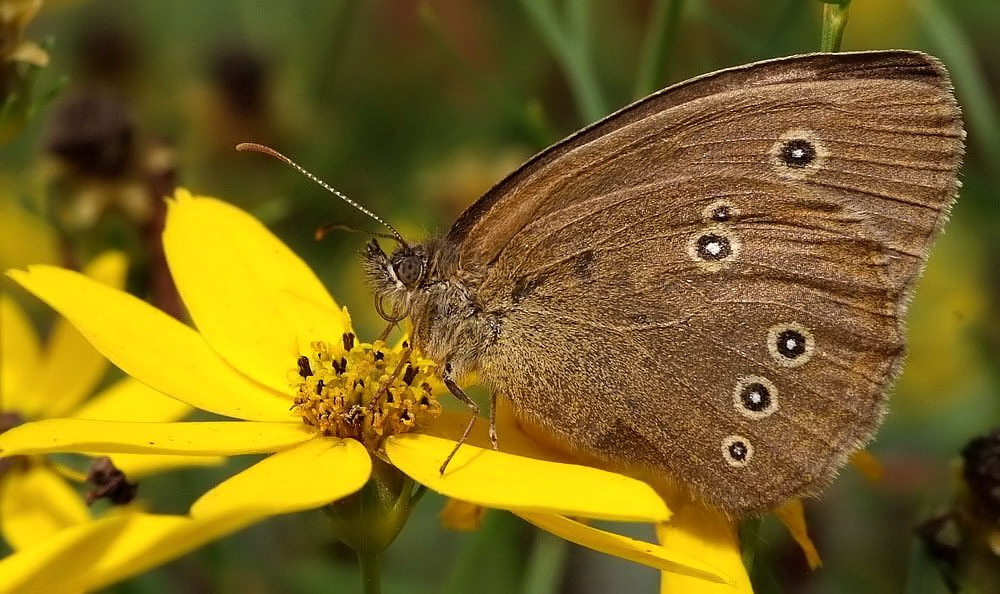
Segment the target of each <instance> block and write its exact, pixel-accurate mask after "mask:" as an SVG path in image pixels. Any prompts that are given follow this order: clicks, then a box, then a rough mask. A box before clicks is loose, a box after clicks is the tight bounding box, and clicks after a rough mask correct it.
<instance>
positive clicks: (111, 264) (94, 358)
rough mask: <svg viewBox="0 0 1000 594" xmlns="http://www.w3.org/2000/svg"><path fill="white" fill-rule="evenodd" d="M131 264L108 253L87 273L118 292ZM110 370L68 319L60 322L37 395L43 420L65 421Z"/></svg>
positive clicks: (40, 374) (121, 256)
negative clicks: (51, 418)
mask: <svg viewBox="0 0 1000 594" xmlns="http://www.w3.org/2000/svg"><path fill="white" fill-rule="evenodd" d="M127 270H128V260H127V259H126V258H125V254H123V253H121V252H114V251H109V252H104V253H103V254H101V255H100V256H98V257H97V258H95V259H94V260H93V261H92V262H90V264H88V265H87V267H86V268H85V269H84V274H86V275H87V276H88V277H90V278H92V279H94V280H96V281H98V282H100V283H102V284H105V285H107V286H109V287H112V288H115V289H121V288H122V287H124V286H125V273H126V272H127ZM107 370H108V360H107V359H105V358H104V355H102V354H100V353H99V352H97V349H95V348H94V347H93V346H91V344H90V342H88V341H87V339H86V338H84V337H83V335H82V334H80V332H79V330H77V329H76V328H74V327H73V325H72V324H70V323H69V321H68V320H67V319H66V318H64V317H59V318H57V319H56V321H55V324H54V325H53V327H52V333H51V335H50V336H49V340H48V344H47V346H46V348H45V354H44V358H43V359H42V367H41V369H40V370H39V372H38V378H37V380H36V388H35V389H36V391H37V393H38V395H39V396H40V397H41V398H42V400H43V402H44V408H43V409H42V410H41V416H43V417H62V416H66V414H67V413H68V412H69V411H71V410H72V409H73V408H75V407H76V406H77V405H78V404H79V403H80V402H81V401H82V400H83V399H84V398H86V397H87V396H90V395H91V394H92V393H93V391H94V388H96V387H97V384H98V383H99V382H100V381H101V378H103V377H104V374H105V373H106V372H107Z"/></svg>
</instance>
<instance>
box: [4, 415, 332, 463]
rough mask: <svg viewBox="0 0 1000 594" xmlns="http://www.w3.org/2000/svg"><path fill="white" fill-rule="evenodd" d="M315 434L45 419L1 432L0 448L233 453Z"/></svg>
mask: <svg viewBox="0 0 1000 594" xmlns="http://www.w3.org/2000/svg"><path fill="white" fill-rule="evenodd" d="M316 435H317V434H316V433H315V432H314V431H312V430H311V429H309V428H307V427H306V426H305V425H303V424H302V423H257V422H253V421H203V422H189V423H183V422H182V423H126V422H122V421H91V420H86V419H47V420H44V421H36V422H34V423H25V424H23V425H19V426H17V427H14V428H13V429H11V430H10V431H7V432H6V433H0V452H2V453H3V455H4V456H14V455H17V454H43V453H45V454H48V453H56V452H96V453H101V454H113V453H118V452H121V453H126V454H186V455H190V456H199V455H200V456H232V455H236V454H264V453H268V452H274V451H277V450H280V449H284V448H287V447H288V446H291V445H295V444H298V443H302V442H304V441H308V440H310V439H312V438H314V437H316Z"/></svg>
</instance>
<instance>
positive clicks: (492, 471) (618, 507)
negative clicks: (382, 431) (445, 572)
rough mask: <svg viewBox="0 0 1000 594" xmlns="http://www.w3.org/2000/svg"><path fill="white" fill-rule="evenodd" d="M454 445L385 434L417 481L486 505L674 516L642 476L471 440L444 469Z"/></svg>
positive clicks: (620, 516) (640, 517) (392, 455)
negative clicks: (515, 452)
mask: <svg viewBox="0 0 1000 594" xmlns="http://www.w3.org/2000/svg"><path fill="white" fill-rule="evenodd" d="M454 446H455V442H453V441H450V440H447V439H441V438H439V437H432V436H430V435H420V434H415V433H408V434H403V435H396V436H394V437H391V438H389V439H388V440H386V445H385V451H386V454H387V455H388V456H389V460H390V461H391V462H392V464H393V465H394V466H396V467H397V468H399V469H400V470H402V471H403V472H405V473H406V474H408V475H410V476H411V477H413V478H414V479H415V480H416V481H417V482H419V483H422V484H424V485H427V486H428V487H430V488H431V489H434V490H435V491H437V492H439V493H443V494H445V495H447V496H449V497H455V498H458V499H464V500H466V501H470V502H472V503H478V504H480V505H484V506H486V507H496V508H500V509H510V510H517V511H526V512H548V513H559V514H565V515H570V516H577V517H584V518H600V519H606V520H622V521H661V520H664V519H666V518H668V517H669V516H670V511H669V510H668V509H667V506H666V504H665V503H664V502H663V500H662V499H661V498H660V496H659V495H657V494H656V492H655V491H654V490H653V488H652V487H650V486H649V485H647V484H646V483H644V482H642V481H638V480H635V479H633V478H629V477H627V476H623V475H620V474H616V473H613V472H607V471H604V470H599V469H597V468H591V467H589V466H580V465H576V464H564V463H560V462H546V461H543V460H536V459H534V458H526V457H524V456H515V455H512V454H506V453H503V452H496V451H493V450H490V449H484V448H478V447H475V446H471V445H469V444H464V445H462V447H461V448H459V450H458V453H457V454H455V457H454V458H453V459H452V461H451V463H450V464H449V465H448V469H447V470H446V471H445V473H444V475H441V473H440V472H439V469H440V467H441V463H442V462H444V460H445V458H446V457H447V456H448V454H449V453H451V451H452V449H453V448H454ZM498 485H503V487H502V488H498Z"/></svg>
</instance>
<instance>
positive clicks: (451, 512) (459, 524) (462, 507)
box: [441, 498, 486, 532]
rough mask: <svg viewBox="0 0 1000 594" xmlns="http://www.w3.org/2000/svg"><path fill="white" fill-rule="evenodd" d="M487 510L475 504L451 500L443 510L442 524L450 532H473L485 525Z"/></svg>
mask: <svg viewBox="0 0 1000 594" xmlns="http://www.w3.org/2000/svg"><path fill="white" fill-rule="evenodd" d="M485 512H486V508H485V507H483V506H481V505H476V504H475V503H469V502H468V501H462V500H461V499H455V498H449V499H448V502H447V503H445V506H444V509H443V510H441V524H442V525H444V527H445V528H447V529H449V530H456V531H459V532H471V531H472V530H479V527H480V526H482V524H483V515H484V514H485Z"/></svg>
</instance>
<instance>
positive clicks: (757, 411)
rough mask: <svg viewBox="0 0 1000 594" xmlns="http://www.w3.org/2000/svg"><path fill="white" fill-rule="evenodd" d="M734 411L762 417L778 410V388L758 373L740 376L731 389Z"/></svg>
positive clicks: (750, 416)
mask: <svg viewBox="0 0 1000 594" xmlns="http://www.w3.org/2000/svg"><path fill="white" fill-rule="evenodd" d="M733 404H734V405H735V406H736V411H737V412H739V413H740V414H741V415H743V416H746V417H749V418H751V419H763V418H765V417H768V416H770V415H772V414H774V412H775V411H776V410H778V388H776V387H775V386H774V383H772V382H771V381H770V380H768V379H767V378H765V377H761V376H759V375H749V376H747V377H742V378H740V379H739V381H737V382H736V388H735V390H733Z"/></svg>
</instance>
